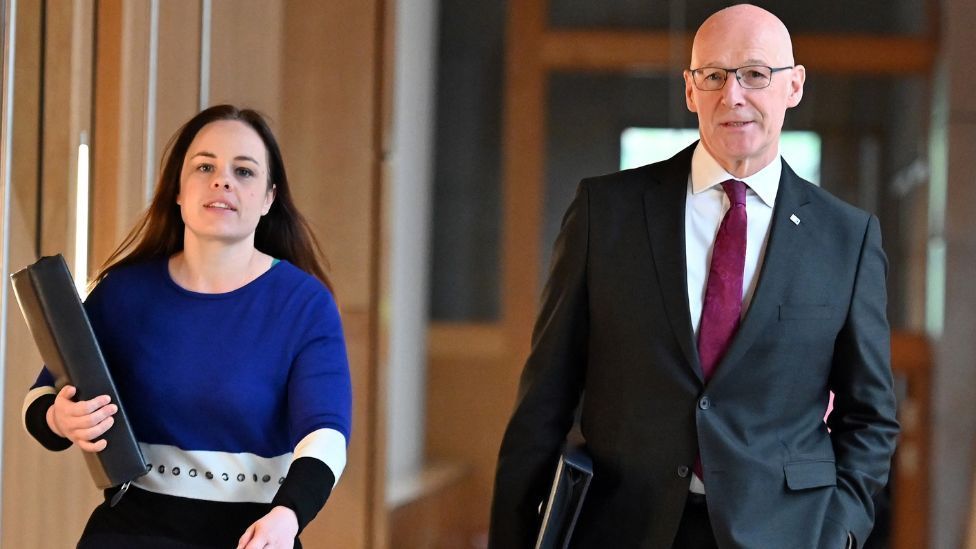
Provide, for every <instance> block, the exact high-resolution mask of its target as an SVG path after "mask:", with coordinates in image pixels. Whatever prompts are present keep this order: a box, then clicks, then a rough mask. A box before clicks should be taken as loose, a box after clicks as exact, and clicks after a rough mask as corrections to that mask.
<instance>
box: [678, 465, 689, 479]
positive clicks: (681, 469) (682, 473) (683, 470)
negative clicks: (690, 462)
mask: <svg viewBox="0 0 976 549" xmlns="http://www.w3.org/2000/svg"><path fill="white" fill-rule="evenodd" d="M678 476H679V477H681V478H688V467H687V466H685V465H679V466H678Z"/></svg>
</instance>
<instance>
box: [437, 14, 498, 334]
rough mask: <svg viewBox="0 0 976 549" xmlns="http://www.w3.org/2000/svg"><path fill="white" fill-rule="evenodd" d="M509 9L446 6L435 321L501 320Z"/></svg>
mask: <svg viewBox="0 0 976 549" xmlns="http://www.w3.org/2000/svg"><path fill="white" fill-rule="evenodd" d="M504 28H505V5H504V3H499V2H465V3H458V2H442V3H441V7H440V29H439V32H440V45H439V51H438V74H437V105H436V108H437V123H436V138H435V139H436V141H435V145H436V153H435V158H434V197H433V231H432V232H433V242H432V251H433V253H432V254H431V257H432V260H431V262H432V266H431V308H430V310H431V318H432V319H434V320H440V321H458V322H460V321H468V322H471V321H487V320H494V319H497V318H498V317H499V315H500V311H501V304H500V289H499V288H500V275H501V270H500V260H501V251H500V236H501V219H502V218H501V117H502V94H503V87H502V74H503V60H504V47H503V37H504Z"/></svg>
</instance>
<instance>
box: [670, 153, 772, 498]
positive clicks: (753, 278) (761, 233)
mask: <svg viewBox="0 0 976 549" xmlns="http://www.w3.org/2000/svg"><path fill="white" fill-rule="evenodd" d="M782 171H783V163H782V161H781V160H780V156H779V155H776V158H774V159H773V161H772V162H770V163H769V164H768V165H767V166H766V167H764V168H763V169H761V170H759V171H758V172H756V173H755V174H753V175H751V176H749V177H746V178H738V177H734V176H732V175H731V174H729V173H728V172H727V171H725V169H724V168H722V166H720V165H719V163H718V162H717V161H716V160H715V159H714V158H712V155H710V154H709V153H708V151H707V150H705V147H703V146H702V144H701V142H699V143H698V146H697V147H695V153H694V156H692V159H691V174H690V175H689V177H688V196H687V199H686V200H685V257H686V258H687V261H688V307H689V310H690V312H691V325H692V328H693V329H694V332H695V339H696V341H697V338H698V327H699V325H700V324H701V313H702V302H703V301H704V300H705V283H706V282H707V280H708V266H709V262H710V261H711V259H712V247H713V245H714V244H715V236H716V235H717V234H718V228H719V225H721V223H722V218H723V217H725V212H726V211H728V209H729V205H730V202H729V198H728V196H726V194H725V191H724V190H723V189H722V185H721V183H722V182H723V181H726V180H728V179H738V180H739V181H743V182H745V184H746V185H747V188H746V219H747V225H746V227H747V228H746V263H745V269H744V270H743V273H742V314H743V315H745V312H746V310H747V309H748V308H749V303H750V302H751V301H752V294H753V293H754V292H755V291H756V282H757V281H758V278H759V277H758V276H757V275H758V274H759V271H760V268H761V267H762V261H763V255H764V254H765V252H766V241H767V240H768V239H769V224H770V221H771V220H772V217H773V204H775V203H776V191H778V190H779V177H780V173H781V172H782ZM691 476H692V480H691V491H692V492H696V493H699V494H704V493H705V487H704V485H703V484H702V481H701V479H699V478H698V476H697V475H695V474H692V475H691Z"/></svg>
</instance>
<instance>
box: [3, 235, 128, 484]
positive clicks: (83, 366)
mask: <svg viewBox="0 0 976 549" xmlns="http://www.w3.org/2000/svg"><path fill="white" fill-rule="evenodd" d="M10 278H11V280H12V281H13V287H14V294H15V295H16V296H17V302H18V303H19V304H20V309H21V311H22V312H23V313H24V318H25V319H26V320H27V326H28V327H29V328H30V332H31V335H32V336H34V341H35V342H36V343H37V348H38V350H39V351H40V352H41V358H43V359H44V362H45V364H46V365H47V369H48V370H50V372H51V374H53V375H54V378H55V387H56V388H57V389H60V388H61V387H62V386H64V385H66V384H71V385H74V386H75V387H76V388H77V389H78V392H77V393H76V394H75V399H76V400H88V399H91V398H94V397H96V396H99V395H108V396H109V397H111V399H112V402H114V403H115V404H116V405H117V406H118V407H119V410H118V412H116V413H115V416H114V417H115V423H114V424H113V425H112V427H110V428H109V430H108V431H106V432H105V434H104V435H103V436H102V438H104V439H105V440H106V441H107V442H108V445H107V446H106V447H105V449H104V450H102V451H101V452H98V453H95V454H93V453H90V452H83V453H84V455H85V460H86V461H87V464H88V470H89V472H90V473H91V476H92V479H94V481H95V485H96V486H98V487H99V488H103V489H104V488H109V487H111V486H118V485H119V484H123V483H126V482H129V481H130V480H132V479H134V478H136V477H138V476H140V475H143V474H145V473H146V462H145V459H144V458H143V456H142V452H141V451H140V450H139V444H138V443H137V442H136V437H135V435H134V434H133V432H132V426H131V425H130V424H129V420H128V418H127V417H126V415H125V409H124V408H123V407H122V402H121V401H120V400H119V394H118V391H116V389H115V383H113V382H112V377H111V376H110V375H109V371H108V366H107V365H106V364H105V358H104V357H103V356H102V351H101V349H100V348H99V346H98V340H97V339H95V333H94V332H93V331H92V327H91V323H89V321H88V316H87V315H86V314H85V309H84V307H83V306H82V304H81V299H80V298H79V297H78V292H77V290H75V286H74V284H73V283H72V281H71V273H70V272H69V271H68V265H67V264H66V263H65V262H64V258H63V257H62V256H61V255H60V254H59V255H56V256H53V257H42V258H41V259H40V260H38V261H37V263H34V264H33V265H30V266H29V267H27V268H25V269H22V270H20V271H17V272H16V273H14V274H12V275H10Z"/></svg>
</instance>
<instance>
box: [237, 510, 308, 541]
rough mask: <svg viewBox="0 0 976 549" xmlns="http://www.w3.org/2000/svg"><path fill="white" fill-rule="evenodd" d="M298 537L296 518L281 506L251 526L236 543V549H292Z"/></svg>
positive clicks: (293, 513) (291, 512) (292, 512)
mask: <svg viewBox="0 0 976 549" xmlns="http://www.w3.org/2000/svg"><path fill="white" fill-rule="evenodd" d="M297 535H298V517H297V516H295V512H294V511H292V510H291V509H289V508H287V507H283V506H281V505H279V506H277V507H275V508H274V509H272V510H271V511H270V512H269V513H268V514H267V515H264V516H263V517H261V518H260V519H258V521H257V522H255V523H254V524H252V525H251V526H249V527H248V528H247V530H246V531H245V532H244V535H243V536H241V539H240V541H238V542H237V549H265V547H269V548H270V549H292V548H293V547H294V546H295V536H297Z"/></svg>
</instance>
